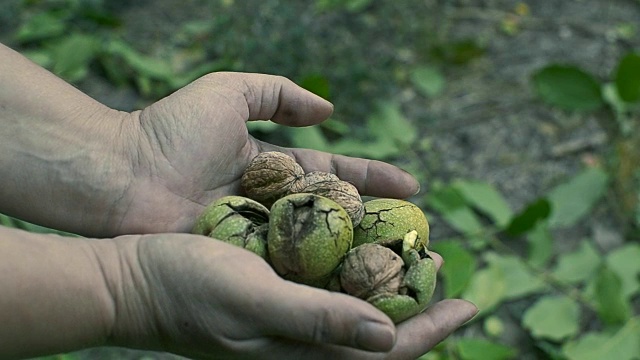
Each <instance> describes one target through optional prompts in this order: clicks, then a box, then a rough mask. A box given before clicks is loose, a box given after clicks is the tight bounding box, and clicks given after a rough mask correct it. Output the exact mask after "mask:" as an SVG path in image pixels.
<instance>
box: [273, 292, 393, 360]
mask: <svg viewBox="0 0 640 360" xmlns="http://www.w3.org/2000/svg"><path fill="white" fill-rule="evenodd" d="M282 285H283V286H284V287H285V288H283V289H280V291H274V292H272V294H274V295H275V296H277V297H278V298H277V299H275V298H274V299H270V300H271V301H275V302H274V304H278V305H277V306H273V308H271V309H270V310H272V311H273V312H271V314H268V315H265V316H268V317H269V320H268V321H265V323H264V324H262V325H263V326H265V327H266V328H264V329H263V330H264V331H265V332H266V333H269V334H272V335H274V336H279V337H284V338H286V339H291V340H297V341H302V342H309V343H315V344H335V345H343V346H349V347H352V348H357V349H362V350H368V351H379V352H387V351H389V350H391V349H392V348H393V346H394V344H395V341H396V329H395V326H394V325H393V322H392V321H391V320H390V319H389V317H387V316H386V315H385V314H384V313H382V312H381V311H379V310H378V309H376V308H375V307H373V306H372V305H370V304H368V303H367V302H365V301H362V300H360V299H357V298H354V297H352V296H348V295H345V294H341V293H335V292H329V291H326V290H321V289H316V288H312V287H308V286H304V285H299V284H295V283H292V282H283V284H282ZM273 319H278V320H277V321H273Z"/></svg>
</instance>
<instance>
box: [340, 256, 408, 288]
mask: <svg viewBox="0 0 640 360" xmlns="http://www.w3.org/2000/svg"><path fill="white" fill-rule="evenodd" d="M403 266H404V262H403V261H402V258H401V257H400V256H399V255H398V254H396V253H394V252H393V251H392V250H391V249H389V248H386V247H384V246H381V245H378V244H363V245H361V246H358V247H356V248H354V249H353V250H351V251H350V252H349V253H348V254H347V256H346V258H345V259H344V262H343V263H342V270H341V272H340V284H341V286H342V288H343V289H344V290H345V291H346V292H347V293H348V294H349V295H352V296H355V297H358V298H360V299H363V300H367V299H369V298H371V297H372V296H375V295H378V294H398V293H399V291H400V285H401V283H402V279H403V277H404V269H403Z"/></svg>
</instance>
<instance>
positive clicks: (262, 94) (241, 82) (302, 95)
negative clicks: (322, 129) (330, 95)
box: [212, 72, 333, 126]
mask: <svg viewBox="0 0 640 360" xmlns="http://www.w3.org/2000/svg"><path fill="white" fill-rule="evenodd" d="M212 76H213V77H214V79H215V81H216V82H218V84H219V85H220V86H223V87H226V88H232V89H234V90H236V91H238V92H239V93H241V94H242V95H243V96H244V98H245V100H246V105H247V108H248V109H247V110H248V114H246V119H247V120H272V121H274V122H276V123H278V124H282V125H287V126H307V125H313V124H317V123H320V122H322V121H324V120H326V119H327V118H328V117H329V115H331V113H332V112H333V105H332V104H331V103H330V102H328V101H327V100H325V99H323V98H321V97H319V96H318V95H315V94H313V93H312V92H310V91H307V90H305V89H303V88H301V87H300V86H298V85H296V84H295V83H294V82H293V81H291V80H289V79H287V78H285V77H282V76H275V75H266V74H251V73H233V72H220V73H214V74H212Z"/></svg>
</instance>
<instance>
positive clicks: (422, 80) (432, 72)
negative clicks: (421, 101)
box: [411, 66, 446, 97]
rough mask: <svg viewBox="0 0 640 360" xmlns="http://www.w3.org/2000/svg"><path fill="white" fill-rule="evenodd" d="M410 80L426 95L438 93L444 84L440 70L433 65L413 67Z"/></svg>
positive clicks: (431, 95) (433, 95) (432, 95)
mask: <svg viewBox="0 0 640 360" xmlns="http://www.w3.org/2000/svg"><path fill="white" fill-rule="evenodd" d="M411 82H412V83H413V85H414V86H415V87H416V89H418V91H419V92H420V93H421V94H422V95H424V96H426V97H436V96H438V95H440V93H442V91H443V90H444V87H445V84H446V81H445V78H444V75H443V74H442V72H441V71H440V70H438V69H437V68H435V67H433V66H421V67H418V68H415V69H414V70H413V72H412V73H411Z"/></svg>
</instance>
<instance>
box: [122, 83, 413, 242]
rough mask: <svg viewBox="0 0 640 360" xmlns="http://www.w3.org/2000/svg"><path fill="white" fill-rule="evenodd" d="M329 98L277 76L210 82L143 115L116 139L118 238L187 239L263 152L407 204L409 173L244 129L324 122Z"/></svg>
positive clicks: (235, 191) (193, 86)
mask: <svg viewBox="0 0 640 360" xmlns="http://www.w3.org/2000/svg"><path fill="white" fill-rule="evenodd" d="M332 110H333V107H332V105H331V104H330V103H329V102H327V101H326V100H324V99H322V98H320V97H318V96H316V95H314V94H312V93H310V92H308V91H306V90H304V89H302V88H300V87H298V86H297V85H295V84H294V83H293V82H291V81H289V80H287V79H285V78H282V77H278V76H271V75H262V74H246V73H213V74H209V75H206V76H204V77H202V78H200V79H198V80H196V81H195V82H193V83H191V84H190V85H188V86H186V87H184V88H182V89H180V90H179V91H177V92H176V93H174V94H172V95H170V96H168V97H166V98H164V99H162V100H160V101H158V102H156V103H154V104H153V105H151V106H149V107H147V108H145V109H144V110H142V111H140V112H135V113H132V116H131V118H130V119H129V120H130V121H129V122H128V123H127V124H126V125H127V126H126V127H125V129H126V130H124V131H122V132H121V133H120V136H121V137H122V141H121V142H119V143H123V144H124V145H125V149H124V152H125V154H126V158H127V161H129V162H130V164H131V165H130V168H131V170H130V173H131V174H132V176H131V180H130V181H129V184H128V186H127V189H126V191H125V192H124V194H123V195H122V196H120V199H119V200H118V202H117V206H116V208H115V210H114V211H112V213H111V215H110V216H111V217H112V221H111V223H112V224H113V225H112V226H113V228H114V229H113V233H116V234H126V233H158V232H185V231H189V230H190V229H191V227H192V226H193V223H194V219H195V218H196V217H197V216H198V215H199V214H200V212H202V210H203V208H204V207H205V206H206V205H207V204H209V203H210V202H211V201H213V200H215V199H217V198H219V197H221V196H224V195H230V194H238V193H240V191H241V189H240V185H239V183H240V177H241V176H242V172H243V170H244V169H245V168H246V166H247V165H248V163H249V161H250V160H251V159H252V158H253V157H254V156H255V155H257V154H258V153H259V152H261V151H270V150H278V151H282V152H285V153H288V154H290V155H292V156H293V157H294V158H295V159H296V160H297V161H298V162H299V163H300V164H301V165H302V167H303V168H304V169H305V171H307V172H309V171H315V170H321V171H327V172H332V173H335V174H336V175H338V176H339V177H340V178H341V179H343V180H346V181H349V182H351V183H353V184H354V185H355V186H356V187H357V188H358V190H359V191H360V193H361V194H363V195H371V196H378V197H396V198H405V197H408V196H410V195H412V194H414V193H415V192H417V191H418V189H419V185H418V183H417V182H416V180H415V179H414V178H413V177H412V176H411V175H409V174H408V173H406V172H404V171H402V170H400V169H399V168H397V167H395V166H392V165H389V164H387V163H384V162H380V161H372V160H365V159H357V158H350V157H345V156H339V155H332V154H328V153H323V152H318V151H312V150H305V149H285V148H280V147H277V146H274V145H271V144H267V143H264V142H260V141H258V140H256V139H254V138H253V137H251V136H250V135H249V134H248V131H247V127H246V121H248V120H269V119H270V120H272V121H274V122H276V123H279V124H282V125H286V126H307V125H313V124H317V123H320V122H322V121H323V120H325V119H326V118H327V117H329V115H330V114H331V112H332Z"/></svg>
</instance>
